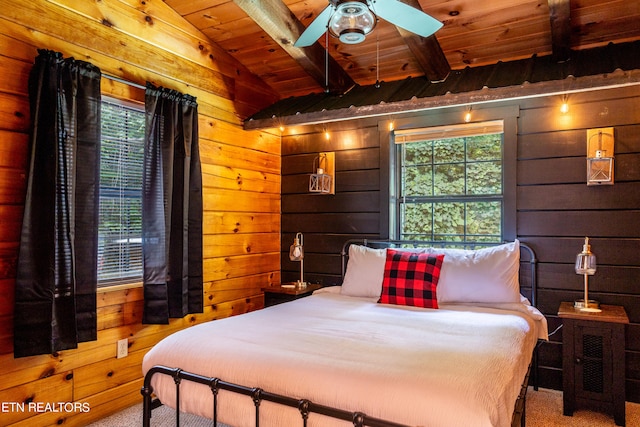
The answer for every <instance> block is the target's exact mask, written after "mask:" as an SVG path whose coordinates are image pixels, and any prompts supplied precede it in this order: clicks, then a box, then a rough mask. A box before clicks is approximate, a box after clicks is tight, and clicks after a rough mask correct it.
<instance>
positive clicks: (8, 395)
mask: <svg viewBox="0 0 640 427" xmlns="http://www.w3.org/2000/svg"><path fill="white" fill-rule="evenodd" d="M0 11H1V12H0V140H1V141H2V144H0V402H16V403H24V402H45V403H46V402H53V403H55V402H79V403H87V404H88V405H89V407H90V411H89V412H86V411H84V412H83V411H76V412H73V411H72V412H65V411H63V412H46V413H37V412H33V411H28V410H25V411H20V410H16V411H11V410H9V411H4V410H2V411H0V425H16V426H22V425H29V426H33V425H38V426H45V425H59V424H63V423H64V424H65V425H86V424H87V423H89V422H91V421H93V420H95V419H97V418H101V417H103V416H105V415H108V414H110V413H113V412H115V411H118V410H119V409H122V408H124V407H126V406H129V405H131V404H133V403H136V402H140V401H141V397H140V393H139V390H140V387H141V385H142V373H141V361H142V357H143V356H144V354H145V353H146V351H147V350H148V349H149V348H150V347H151V346H153V345H154V344H155V343H156V342H158V341H159V340H160V339H161V338H163V337H165V336H167V335H168V334H170V333H172V332H174V331H177V330H179V329H182V328H185V327H188V326H191V325H193V324H195V323H199V322H203V321H206V320H210V319H216V318H222V317H227V316H230V315H234V314H239V313H244V312H247V311H250V310H254V309H258V308H261V307H262V306H263V304H264V303H263V295H262V292H261V289H260V288H261V287H263V286H266V285H268V284H270V283H272V282H279V281H280V136H279V135H272V134H269V133H265V132H258V131H251V132H247V131H244V130H242V118H243V117H246V116H247V114H250V113H252V112H255V111H257V110H258V109H260V108H262V107H264V106H266V105H268V104H270V103H272V102H273V101H274V100H275V99H276V97H275V95H274V94H273V92H272V91H271V90H270V89H269V88H267V87H265V86H264V85H262V83H260V82H259V81H257V80H256V78H255V77H253V76H252V75H251V74H250V73H248V71H247V70H246V69H244V68H242V67H240V66H239V65H238V64H237V63H235V61H233V60H232V59H231V58H230V57H229V56H228V55H226V54H225V53H224V52H223V51H221V50H220V49H219V48H217V47H215V46H212V45H210V44H207V43H206V42H205V40H206V37H204V36H203V35H202V34H200V33H199V32H197V31H196V30H195V29H193V28H191V27H190V26H188V25H186V24H185V21H184V20H183V19H182V18H181V17H179V16H178V15H177V14H176V13H175V12H174V11H173V10H171V9H170V8H168V7H167V6H166V5H165V4H164V3H163V2H161V1H143V2H141V1H136V0H102V1H98V2H93V1H76V0H50V1H49V0H38V1H35V2H34V1H31V0H10V1H9V0H0ZM39 48H43V49H51V50H55V51H60V52H62V53H63V54H64V55H65V56H66V57H70V56H73V57H75V58H77V59H83V60H87V61H90V62H92V63H93V64H95V65H97V66H98V67H100V68H101V70H102V71H103V73H105V74H109V75H112V76H117V77H121V78H124V79H127V80H130V81H134V82H136V83H138V84H142V85H144V83H145V81H147V80H148V81H151V82H153V83H154V84H156V85H161V86H165V87H169V88H173V89H177V90H179V91H182V92H184V93H189V94H191V95H194V96H196V97H197V98H198V103H199V113H200V117H199V127H200V150H201V158H202V168H203V185H204V210H205V212H204V279H205V289H204V292H205V312H204V313H203V314H196V315H190V316H187V317H185V318H184V319H177V320H174V321H172V322H171V323H170V324H169V325H166V326H149V325H142V324H141V314H142V313H141V310H142V290H141V288H140V287H133V288H129V289H126V288H123V289H119V290H105V291H101V292H100V293H99V295H98V323H99V332H98V340H97V341H95V342H89V343H83V344H80V346H79V348H78V349H77V350H69V351H63V352H60V353H57V354H54V355H44V356H34V357H27V358H21V359H14V358H13V354H12V351H13V344H12V340H13V337H12V328H13V323H12V316H13V289H14V286H15V266H16V258H17V249H18V241H19V234H20V227H21V221H22V211H23V204H24V191H25V184H26V166H27V156H28V129H29V105H28V99H27V78H28V74H29V71H30V69H31V67H32V64H33V60H34V58H35V56H36V55H37V49H39ZM102 87H103V93H104V94H105V95H109V96H113V97H116V98H121V99H128V100H132V101H137V102H140V101H143V99H144V98H143V95H144V94H143V91H142V90H140V89H135V88H132V87H131V86H129V85H125V84H122V83H116V82H114V81H112V80H109V79H106V78H104V79H103V81H102ZM122 338H127V339H128V341H129V356H128V357H126V358H123V359H116V357H115V355H116V342H117V341H118V340H119V339H122ZM3 408H6V407H3Z"/></svg>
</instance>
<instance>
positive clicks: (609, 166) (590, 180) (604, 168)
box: [587, 127, 614, 185]
mask: <svg viewBox="0 0 640 427" xmlns="http://www.w3.org/2000/svg"><path fill="white" fill-rule="evenodd" d="M613 147H614V137H613V128H612V127H610V128H600V129H588V130H587V185H613Z"/></svg>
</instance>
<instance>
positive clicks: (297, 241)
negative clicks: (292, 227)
mask: <svg viewBox="0 0 640 427" xmlns="http://www.w3.org/2000/svg"><path fill="white" fill-rule="evenodd" d="M289 259H290V260H291V261H300V260H302V259H304V247H303V246H302V233H298V234H296V237H295V238H294V239H293V244H292V245H291V246H290V247H289Z"/></svg>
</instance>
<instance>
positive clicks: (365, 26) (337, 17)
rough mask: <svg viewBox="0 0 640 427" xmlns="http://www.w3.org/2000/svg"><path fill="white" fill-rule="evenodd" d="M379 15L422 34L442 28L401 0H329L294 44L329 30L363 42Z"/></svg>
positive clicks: (309, 41)
mask: <svg viewBox="0 0 640 427" xmlns="http://www.w3.org/2000/svg"><path fill="white" fill-rule="evenodd" d="M376 15H377V16H379V17H380V18H383V19H384V20H385V21H389V22H390V23H392V24H393V25H396V26H398V27H401V28H404V29H405V30H407V31H411V32H412V33H415V34H418V35H419V36H422V37H428V36H430V35H431V34H433V33H435V32H436V31H438V30H439V29H440V27H442V23H441V22H440V21H438V20H437V19H435V18H432V17H431V16H429V15H427V14H426V13H424V12H423V11H421V10H418V9H416V8H414V7H412V6H409V5H407V4H405V3H402V2H401V1H399V0H329V5H328V6H327V7H326V8H325V9H324V10H323V11H322V12H321V13H320V15H318V17H317V18H316V19H314V20H313V22H311V24H310V25H309V26H308V27H307V29H306V30H304V32H303V33H302V34H301V35H300V37H299V38H298V40H297V41H296V42H295V43H294V46H296V47H305V46H310V45H312V44H313V43H315V41H316V40H317V39H318V38H319V37H320V36H321V35H322V34H324V32H325V31H327V30H328V31H329V33H330V34H331V35H332V36H334V37H337V38H339V39H340V41H341V42H343V43H347V44H356V43H360V42H362V41H363V40H364V39H365V37H366V36H367V34H368V33H369V32H371V30H373V28H374V27H375V25H376V20H377V18H376Z"/></svg>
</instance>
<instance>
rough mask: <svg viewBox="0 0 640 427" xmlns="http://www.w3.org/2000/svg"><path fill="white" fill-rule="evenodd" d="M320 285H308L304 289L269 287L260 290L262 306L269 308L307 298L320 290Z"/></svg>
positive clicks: (279, 286)
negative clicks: (262, 296) (262, 293)
mask: <svg viewBox="0 0 640 427" xmlns="http://www.w3.org/2000/svg"><path fill="white" fill-rule="evenodd" d="M321 287H322V285H320V284H317V283H313V284H308V285H307V287H306V288H299V287H294V288H289V287H282V286H281V285H274V286H269V287H268V288H262V291H263V292H264V306H265V307H270V306H272V305H276V304H282V303H283V302H289V301H293V300H296V299H299V298H304V297H306V296H309V295H311V294H312V293H313V291H316V290H318V289H320V288H321Z"/></svg>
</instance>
